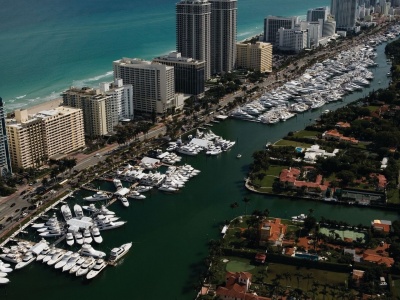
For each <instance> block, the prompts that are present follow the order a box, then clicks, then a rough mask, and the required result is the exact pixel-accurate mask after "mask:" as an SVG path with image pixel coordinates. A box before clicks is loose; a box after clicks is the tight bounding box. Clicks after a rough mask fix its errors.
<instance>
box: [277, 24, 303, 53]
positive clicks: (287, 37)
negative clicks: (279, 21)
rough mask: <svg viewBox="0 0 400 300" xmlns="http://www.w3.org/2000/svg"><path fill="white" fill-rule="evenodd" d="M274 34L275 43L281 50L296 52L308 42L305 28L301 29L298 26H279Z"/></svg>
mask: <svg viewBox="0 0 400 300" xmlns="http://www.w3.org/2000/svg"><path fill="white" fill-rule="evenodd" d="M276 36H277V37H276V45H277V47H278V48H279V49H281V50H285V51H294V52H296V53H298V52H300V51H301V50H303V49H305V48H306V47H307V44H308V32H307V29H305V30H304V29H301V28H300V26H296V27H295V28H293V29H285V28H283V27H282V28H279V29H278V33H277V34H276Z"/></svg>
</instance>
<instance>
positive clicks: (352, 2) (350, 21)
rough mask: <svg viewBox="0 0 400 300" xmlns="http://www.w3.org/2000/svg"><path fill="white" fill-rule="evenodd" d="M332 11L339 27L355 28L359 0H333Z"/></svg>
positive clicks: (344, 28) (345, 28) (343, 28)
mask: <svg viewBox="0 0 400 300" xmlns="http://www.w3.org/2000/svg"><path fill="white" fill-rule="evenodd" d="M331 13H332V15H333V16H334V17H335V21H336V27H337V28H338V29H341V30H353V29H354V28H355V26H356V17H357V0H332V2H331Z"/></svg>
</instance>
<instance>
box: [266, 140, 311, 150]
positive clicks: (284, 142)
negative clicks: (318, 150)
mask: <svg viewBox="0 0 400 300" xmlns="http://www.w3.org/2000/svg"><path fill="white" fill-rule="evenodd" d="M312 145H313V144H308V143H301V142H296V141H289V140H279V141H277V142H276V143H275V144H274V146H293V147H302V148H309V147H311V146H312Z"/></svg>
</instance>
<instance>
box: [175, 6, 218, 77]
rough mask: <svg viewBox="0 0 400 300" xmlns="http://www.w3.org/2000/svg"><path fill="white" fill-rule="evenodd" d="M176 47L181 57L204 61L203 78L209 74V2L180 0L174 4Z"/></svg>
mask: <svg viewBox="0 0 400 300" xmlns="http://www.w3.org/2000/svg"><path fill="white" fill-rule="evenodd" d="M176 49H177V51H178V52H180V53H181V54H182V56H183V57H190V58H194V59H196V60H202V61H205V63H206V65H205V73H204V74H205V80H207V79H209V78H210V76H211V3H210V2H209V1H208V0H182V1H180V2H178V3H177V4H176Z"/></svg>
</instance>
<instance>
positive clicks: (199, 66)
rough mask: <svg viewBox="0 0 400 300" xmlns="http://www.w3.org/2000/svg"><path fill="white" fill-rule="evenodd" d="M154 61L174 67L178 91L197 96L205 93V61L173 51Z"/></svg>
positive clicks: (176, 89)
mask: <svg viewBox="0 0 400 300" xmlns="http://www.w3.org/2000/svg"><path fill="white" fill-rule="evenodd" d="M153 63H160V64H163V65H167V66H171V67H174V76H175V92H176V93H184V94H191V95H195V96H197V95H200V94H202V93H204V72H205V62H204V61H201V60H196V59H193V58H188V57H182V56H181V54H180V53H179V52H171V53H170V54H168V55H164V56H160V57H157V58H154V59H153Z"/></svg>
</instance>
